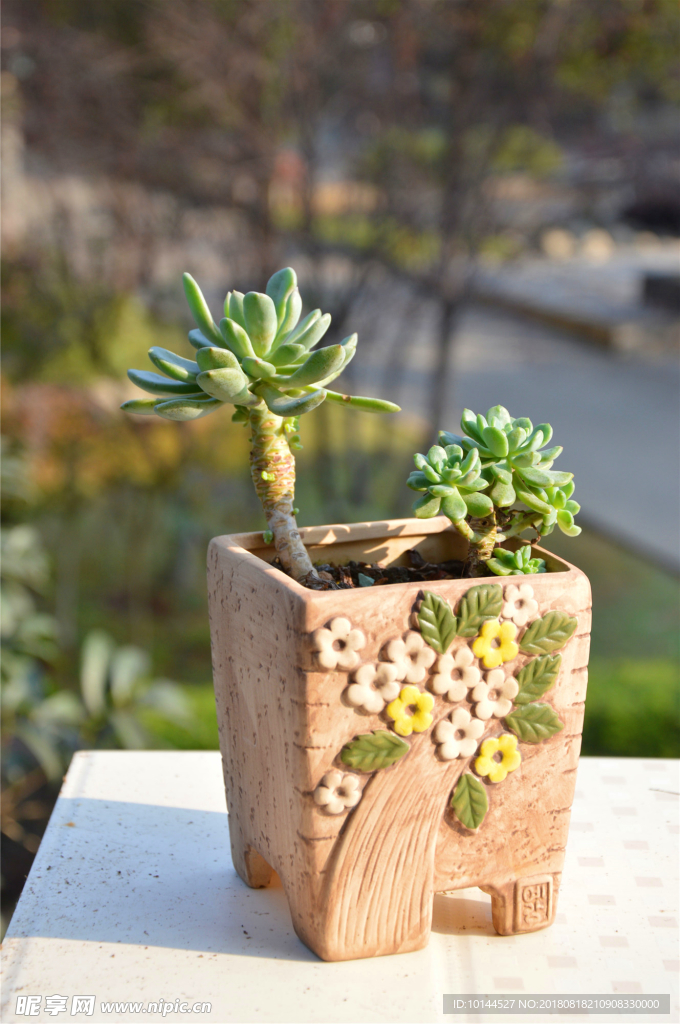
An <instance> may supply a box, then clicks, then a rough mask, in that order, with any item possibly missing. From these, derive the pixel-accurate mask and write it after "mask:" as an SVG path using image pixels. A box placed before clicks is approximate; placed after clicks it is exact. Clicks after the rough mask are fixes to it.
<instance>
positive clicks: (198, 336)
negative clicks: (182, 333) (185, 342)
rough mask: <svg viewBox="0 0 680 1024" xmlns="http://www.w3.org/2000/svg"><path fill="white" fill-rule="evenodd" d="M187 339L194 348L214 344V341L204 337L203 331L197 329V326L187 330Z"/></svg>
mask: <svg viewBox="0 0 680 1024" xmlns="http://www.w3.org/2000/svg"><path fill="white" fill-rule="evenodd" d="M189 341H190V342H191V344H192V345H193V346H194V348H204V347H205V346H206V345H214V344H215V342H214V341H210V339H209V338H206V336H205V334H204V333H203V331H199V329H198V328H197V327H196V328H195V329H194V330H193V331H189ZM220 344H221V342H220Z"/></svg>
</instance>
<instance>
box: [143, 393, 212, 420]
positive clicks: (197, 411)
mask: <svg viewBox="0 0 680 1024" xmlns="http://www.w3.org/2000/svg"><path fill="white" fill-rule="evenodd" d="M221 404H222V403H221V402H218V401H217V399H215V398H209V397H208V395H203V396H202V397H201V398H173V399H171V401H169V402H157V403H156V409H155V412H156V414H157V415H158V416H162V417H163V419H166V420H179V421H184V420H199V419H200V418H201V417H202V416H207V415H208V413H211V412H213V411H214V410H215V409H219V407H220V405H221Z"/></svg>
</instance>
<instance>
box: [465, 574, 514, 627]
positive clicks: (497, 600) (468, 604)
mask: <svg viewBox="0 0 680 1024" xmlns="http://www.w3.org/2000/svg"><path fill="white" fill-rule="evenodd" d="M502 608H503V590H502V589H501V587H500V586H498V585H497V584H494V583H484V584H482V586H480V587H471V588H470V590H468V592H467V594H466V595H465V597H464V598H463V599H462V600H461V602H460V605H459V607H458V636H476V635H477V633H478V632H479V627H480V626H481V625H482V623H483V622H486V621H487V619H497V618H498V616H499V615H500V613H501V609H502Z"/></svg>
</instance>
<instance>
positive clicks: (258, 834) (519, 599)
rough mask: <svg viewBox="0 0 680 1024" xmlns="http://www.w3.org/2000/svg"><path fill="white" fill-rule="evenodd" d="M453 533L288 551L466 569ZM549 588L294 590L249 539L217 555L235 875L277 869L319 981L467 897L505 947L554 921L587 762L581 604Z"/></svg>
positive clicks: (585, 606) (218, 544)
mask: <svg viewBox="0 0 680 1024" xmlns="http://www.w3.org/2000/svg"><path fill="white" fill-rule="evenodd" d="M447 524H448V520H444V519H435V520H425V521H423V520H416V519H409V520H389V521H386V522H377V523H359V524H355V525H351V526H332V527H311V528H308V529H305V530H303V531H302V534H303V540H304V542H305V545H306V546H307V547H308V550H309V552H310V555H311V558H312V561H319V562H321V561H323V562H328V561H332V562H336V563H343V562H345V563H346V562H348V561H349V560H351V559H357V560H365V561H368V562H381V563H384V564H399V563H400V562H403V563H404V564H406V556H405V552H406V551H407V550H408V549H409V548H412V547H416V546H417V547H418V549H419V551H420V552H421V554H422V555H423V556H424V557H425V558H426V559H427V560H428V561H431V562H438V561H442V560H444V559H449V558H457V557H458V558H460V557H463V556H464V554H465V551H464V542H463V541H462V540H461V538H460V537H459V535H458V534H457V533H456V532H455V531H454V530H453V529H452V528H450V527H449V528H444V527H445V526H446V525H447ZM536 551H537V552H538V553H539V554H540V555H541V557H543V558H544V559H545V561H546V564H547V567H548V572H547V573H545V574H541V575H532V576H513V577H506V578H502V577H498V576H490V577H485V578H483V579H474V580H442V581H437V582H432V583H427V584H419V583H403V584H397V585H389V586H373V587H365V588H361V589H354V590H340V591H323V592H318V591H312V590H307V589H305V588H303V587H301V586H299V585H298V584H297V583H295V582H294V581H293V580H291V579H290V578H288V577H287V576H285V575H284V574H283V573H281V572H280V571H278V570H277V569H275V568H272V567H271V565H269V564H268V562H269V561H270V560H271V558H272V557H273V556H274V550H273V548H271V547H267V546H265V544H264V542H263V539H262V534H261V533H249V534H238V535H234V536H229V537H218V538H216V539H215V540H213V542H212V544H211V546H210V552H209V591H210V619H211V634H212V646H213V666H214V680H215V692H216V699H217V714H218V721H219V730H220V744H221V750H222V758H223V763H224V776H225V784H226V791H227V803H228V808H229V822H230V833H231V844H232V853H233V860H234V864H235V866H236V869H237V871H238V872H239V874H240V875H241V877H242V878H243V880H244V881H245V882H246V883H247V884H248V885H250V886H254V887H260V886H266V885H267V884H268V883H269V881H270V879H271V877H272V873H273V871H274V870H275V871H276V872H278V874H279V876H280V878H281V882H282V884H283V886H284V889H285V892H286V895H287V898H288V902H289V906H290V910H291V914H292V918H293V923H294V926H295V930H296V932H297V934H298V935H299V937H300V938H301V939H302V941H303V942H304V943H306V945H307V946H309V947H310V948H311V949H312V950H314V952H316V953H317V954H318V955H319V956H320V957H322V958H323V959H325V960H347V959H353V958H357V957H367V956H377V955H382V954H387V953H399V952H407V951H410V950H415V949H420V948H421V947H423V946H425V945H426V944H427V941H428V937H429V932H430V924H431V915H432V900H433V895H434V893H436V892H440V891H450V890H454V889H460V888H466V887H469V886H479V887H480V888H482V889H483V890H484V891H485V892H488V893H490V895H491V899H492V909H493V923H494V927H495V929H496V930H497V931H498V932H499V933H500V934H502V935H511V934H514V933H516V932H526V931H533V930H535V929H537V928H542V927H545V926H546V925H549V924H550V923H551V922H552V920H553V918H554V914H555V907H556V902H557V892H558V887H559V880H560V873H561V871H562V865H563V861H564V852H565V843H566V839H567V830H568V824H569V816H570V809H571V804H572V799H573V795H574V787H575V781H576V769H577V764H578V756H579V749H580V744H581V729H582V722H583V710H584V699H585V690H586V680H587V670H586V666H587V661H588V647H589V640H590V586H589V583H588V580H587V578H586V577H585V576H584V574H583V573H582V572H581V571H580V570H579V569H576V568H575V567H574V566H571V565H569V564H568V563H566V562H563V561H561V560H560V559H558V558H556V557H554V556H553V555H551V554H549V553H548V552H546V551H541V550H540V549H536Z"/></svg>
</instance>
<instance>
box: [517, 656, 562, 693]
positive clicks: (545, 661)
mask: <svg viewBox="0 0 680 1024" xmlns="http://www.w3.org/2000/svg"><path fill="white" fill-rule="evenodd" d="M561 664H562V655H561V654H553V655H550V654H544V655H543V657H542V658H535V659H534V660H533V661H530V662H529V663H528V664H527V665H525V666H524V668H523V669H522V671H521V672H520V673H519V675H518V676H517V682H518V683H519V693H518V694H517V696H516V697H515V700H514V703H515V704H530V703H531V701H533V700H537V699H538V698H539V697H542V696H543V694H544V693H546V691H547V690H549V689H550V687H551V686H554V685H555V681H556V679H557V677H558V675H559V672H560V665H561Z"/></svg>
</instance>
